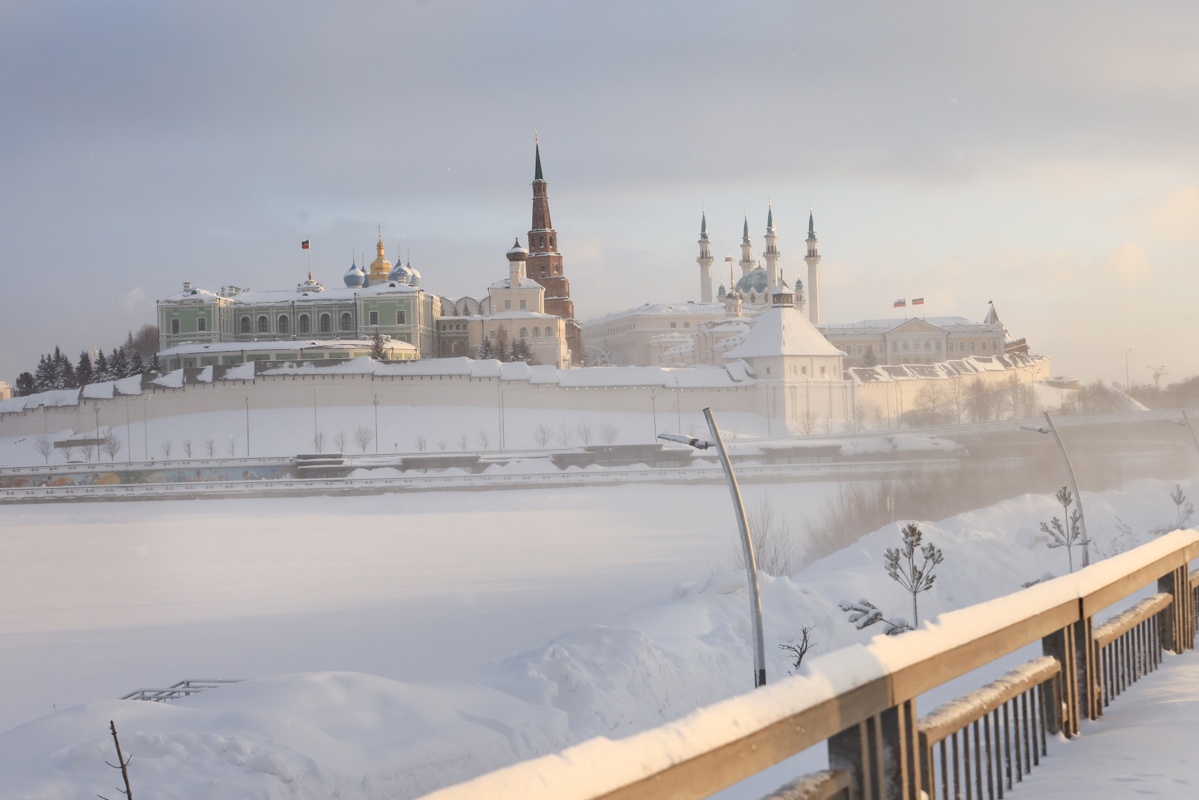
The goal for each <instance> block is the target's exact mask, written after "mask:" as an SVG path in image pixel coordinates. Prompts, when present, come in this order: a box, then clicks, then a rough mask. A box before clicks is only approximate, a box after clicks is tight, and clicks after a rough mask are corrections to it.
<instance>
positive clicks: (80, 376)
mask: <svg viewBox="0 0 1199 800" xmlns="http://www.w3.org/2000/svg"><path fill="white" fill-rule="evenodd" d="M95 379H96V377H95V371H94V370H93V369H92V357H91V356H89V355H88V354H87V351H86V350H84V351H83V352H82V353H80V354H79V365H78V366H77V367H75V380H76V381H77V382H78V383H79V385H80V386H87V385H88V384H89V383H92V382H93V381H94V380H95Z"/></svg>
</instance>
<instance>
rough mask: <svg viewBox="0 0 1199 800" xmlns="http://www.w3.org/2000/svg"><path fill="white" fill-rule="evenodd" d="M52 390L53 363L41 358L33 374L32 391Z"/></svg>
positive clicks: (43, 357) (44, 357)
mask: <svg viewBox="0 0 1199 800" xmlns="http://www.w3.org/2000/svg"><path fill="white" fill-rule="evenodd" d="M53 388H54V362H52V361H51V360H50V359H49V358H47V357H46V356H42V357H41V359H40V360H39V361H38V362H37V369H36V370H35V371H34V373H33V390H34V391H35V392H46V391H49V390H50V389H53Z"/></svg>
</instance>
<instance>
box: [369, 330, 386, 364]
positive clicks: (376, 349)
mask: <svg viewBox="0 0 1199 800" xmlns="http://www.w3.org/2000/svg"><path fill="white" fill-rule="evenodd" d="M371 358H373V359H374V360H375V361H386V360H387V350H386V349H385V348H384V347H383V334H381V333H379V332H378V331H375V333H374V335H373V336H371Z"/></svg>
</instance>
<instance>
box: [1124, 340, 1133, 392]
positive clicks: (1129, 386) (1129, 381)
mask: <svg viewBox="0 0 1199 800" xmlns="http://www.w3.org/2000/svg"><path fill="white" fill-rule="evenodd" d="M1131 352H1132V348H1131V347H1130V348H1128V349H1127V350H1125V351H1124V394H1128V393H1129V392H1130V391H1132V378H1130V377H1128V354H1129V353H1131Z"/></svg>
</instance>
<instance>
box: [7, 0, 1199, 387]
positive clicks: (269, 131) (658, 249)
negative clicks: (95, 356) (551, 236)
mask: <svg viewBox="0 0 1199 800" xmlns="http://www.w3.org/2000/svg"><path fill="white" fill-rule="evenodd" d="M1196 41H1199V6H1196V5H1195V4H1194V3H1191V2H1152V3H1127V2H1102V1H1100V2H1096V1H1095V0H1088V2H1081V1H1080V2H1057V3H1052V4H1046V3H1043V2H1005V3H990V4H974V3H971V4H964V3H952V4H951V3H931V2H903V3H898V2H864V1H861V0H855V1H854V2H837V3H816V2H783V1H781V0H779V1H774V2H770V1H766V2H737V3H727V4H724V3H710V2H693V1H692V0H679V1H678V2H656V3H647V2H644V1H642V2H625V1H624V0H604V1H603V2H567V1H564V0H556V1H547V2H543V3H480V2H469V1H468V0H451V1H450V2H435V1H430V2H423V3H407V2H385V1H384V0H374V1H373V2H339V3H328V2H318V1H317V0H279V1H278V2H254V0H205V2H193V3H182V2H167V1H166V0H137V1H131V2H121V1H120V0H113V1H112V2H104V3H97V2H76V3H70V2H55V1H54V0H7V2H4V3H2V4H0V102H2V103H3V106H2V108H0V187H2V189H0V258H2V262H0V298H2V299H0V314H2V317H0V319H2V324H3V328H2V331H3V335H4V338H3V347H2V348H0V379H3V380H6V381H8V382H9V383H10V384H11V383H13V382H14V381H15V378H16V376H17V374H18V373H19V372H21V371H24V370H30V371H32V370H33V368H34V367H35V366H36V364H37V359H38V355H39V354H40V353H43V352H47V351H50V350H53V348H54V346H55V345H58V346H60V347H62V348H63V350H64V351H65V352H67V353H68V354H70V355H71V356H72V358H77V357H78V354H79V352H80V351H81V350H83V349H84V348H90V347H94V346H97V345H98V346H103V347H104V348H105V349H106V350H108V349H111V348H112V347H113V346H115V345H117V344H119V343H120V342H121V341H122V340H123V338H124V335H125V333H126V332H127V331H129V330H136V329H137V328H138V327H140V326H141V325H143V324H146V323H153V322H154V321H155V309H154V303H155V301H156V300H157V299H158V298H160V297H163V296H165V295H167V294H170V293H172V292H175V291H177V290H178V289H179V288H180V285H181V283H182V282H183V281H192V282H194V283H195V284H197V285H199V286H202V287H205V288H209V289H217V288H219V287H220V286H222V285H225V284H236V285H239V286H249V287H253V288H261V289H267V288H287V287H291V286H294V285H295V284H296V283H297V282H299V281H301V280H303V278H304V276H305V272H306V270H307V260H306V256H305V254H304V253H303V252H302V251H301V250H300V246H299V244H300V241H301V240H302V239H305V238H311V240H312V243H313V249H312V267H313V272H314V274H315V277H316V278H317V279H318V280H320V281H322V282H324V283H325V284H326V285H340V282H341V276H342V274H343V273H344V272H345V270H346V268H347V267H348V266H349V263H350V260H351V257H352V254H353V253H354V252H355V251H357V252H359V253H361V252H362V251H364V250H373V247H374V242H375V239H376V230H377V228H378V226H382V231H383V238H384V241H385V242H386V244H387V249H388V256H389V257H390V258H391V259H392V260H393V261H394V260H395V258H396V254H397V252H399V253H402V254H403V255H404V256H405V258H407V257H408V256H409V254H410V257H411V260H412V263H413V265H414V266H416V267H417V268H418V269H419V270H420V271H421V272H422V273H423V276H424V280H423V286H424V287H425V288H426V289H427V290H428V291H431V292H434V293H436V294H441V295H447V296H450V297H454V298H458V297H462V296H464V295H471V296H475V297H478V296H481V295H484V294H485V293H486V292H485V287H486V286H487V285H488V284H489V283H490V282H492V281H493V280H496V279H498V278H500V277H502V276H503V275H504V274H506V261H505V259H504V253H505V251H506V250H507V249H508V248H509V247H510V246H511V243H512V239H513V237H514V236H518V235H519V236H520V237H521V240H522V242H523V241H524V236H525V232H526V230H527V229H528V227H529V222H530V208H531V204H530V196H531V190H530V187H529V183H530V182H531V180H532V177H533V136H534V131H535V130H536V131H537V132H538V133H539V134H540V137H541V143H542V160H543V164H544V167H545V176H546V179H547V180H548V182H549V193H550V202H551V209H552V211H553V221H554V226H555V228H556V229H557V230H558V232H559V245H560V247H559V249H560V251H561V252H562V254H563V256H564V260H565V272H566V275H567V277H568V278H569V279H570V281H571V291H572V295H573V297H574V300H575V308H576V313H577V316H578V317H579V319H581V320H587V319H590V318H592V317H596V316H600V315H602V314H606V313H609V312H611V311H615V310H618V309H621V308H626V307H629V306H633V305H638V304H640V303H643V302H662V301H684V300H689V299H698V294H699V288H698V275H697V273H698V268H697V267H696V264H695V257H696V255H697V247H696V244H695V240H696V238H697V236H698V230H699V220H700V208H701V205H705V206H706V208H707V213H708V223H709V231H710V233H711V236H712V240H713V251H714V252H713V255H715V256H716V257H717V259H718V266H719V260H720V259H722V258H723V257H724V256H725V255H737V254H738V250H737V245H738V243H739V239H740V232H741V222H742V213H743V211H747V212H748V215H749V225H750V231H751V234H752V235H753V237H754V240H755V250H756V251H757V252H759V253H760V251H761V249H762V247H763V244H762V238H761V237H762V234H763V232H764V227H765V217H766V205H767V201H768V199H769V200H770V201H771V202H772V203H773V208H774V216H775V223H776V227H777V228H778V231H779V248H780V250H781V251H782V253H783V257H782V260H781V263H782V267H783V274H784V277H786V278H787V280H788V281H792V280H794V277H795V276H796V275H797V274H799V273H800V270H801V269H802V268H803V260H802V257H803V238H804V235H805V228H806V223H807V213H808V207H809V204H810V205H811V206H812V207H813V208H814V209H815V215H816V227H817V234H818V236H819V238H820V249H821V254H822V255H823V257H824V260H823V264H822V267H821V270H822V271H821V280H822V293H823V299H822V315H823V318H824V319H825V320H826V321H828V322H850V321H854V320H859V319H868V318H879V317H888V316H891V315H893V314H894V313H900V312H894V311H893V310H892V301H894V300H895V299H897V298H900V297H907V298H912V297H917V296H923V297H925V298H926V300H925V302H926V305H925V311H926V313H927V314H928V315H929V316H937V315H959V316H964V317H968V318H970V319H973V320H981V319H982V317H983V316H984V315H985V313H986V310H987V301H988V300H993V301H994V302H995V304H996V307H997V309H998V310H999V313H1000V315H1001V317H1002V318H1003V320H1004V321H1005V322H1006V323H1007V326H1008V328H1009V330H1011V332H1012V333H1013V335H1015V336H1017V337H1020V336H1025V337H1027V338H1028V340H1029V343H1030V345H1031V346H1032V349H1033V350H1034V352H1038V353H1043V354H1045V355H1048V356H1050V357H1051V358H1052V359H1053V369H1054V372H1055V373H1065V374H1070V375H1073V376H1076V377H1080V378H1084V379H1088V380H1089V379H1093V378H1096V377H1099V378H1103V379H1105V380H1115V381H1123V380H1124V369H1125V354H1126V351H1127V350H1128V349H1129V348H1132V353H1131V354H1130V355H1129V358H1128V361H1129V365H1130V370H1131V373H1132V378H1133V380H1134V381H1141V382H1144V381H1149V380H1151V378H1152V375H1151V373H1150V371H1149V369H1148V367H1151V366H1152V367H1159V366H1163V365H1164V366H1165V367H1166V369H1167V370H1168V371H1169V375H1168V376H1166V378H1165V382H1169V381H1171V380H1175V379H1181V378H1183V377H1186V376H1190V375H1194V374H1196V373H1199V321H1197V319H1196V309H1195V299H1196V297H1199V269H1197V268H1199V258H1197V255H1199V170H1197V167H1199V135H1197V132H1199V47H1196V45H1195V42H1196ZM372 257H373V255H372ZM368 260H369V259H368Z"/></svg>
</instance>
